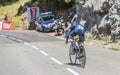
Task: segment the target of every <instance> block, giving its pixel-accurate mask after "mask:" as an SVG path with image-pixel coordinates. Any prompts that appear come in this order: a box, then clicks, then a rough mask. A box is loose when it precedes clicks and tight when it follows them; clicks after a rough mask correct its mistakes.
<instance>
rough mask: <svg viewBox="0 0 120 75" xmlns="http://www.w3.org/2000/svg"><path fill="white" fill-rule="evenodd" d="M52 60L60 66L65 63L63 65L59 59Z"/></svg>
mask: <svg viewBox="0 0 120 75" xmlns="http://www.w3.org/2000/svg"><path fill="white" fill-rule="evenodd" d="M50 59H51V60H53V61H54V62H56V63H57V64H59V65H63V63H61V62H60V61H58V60H57V59H55V58H53V57H50Z"/></svg>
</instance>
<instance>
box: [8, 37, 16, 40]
mask: <svg viewBox="0 0 120 75" xmlns="http://www.w3.org/2000/svg"><path fill="white" fill-rule="evenodd" d="M8 38H9V39H12V40H15V39H16V38H14V37H8Z"/></svg>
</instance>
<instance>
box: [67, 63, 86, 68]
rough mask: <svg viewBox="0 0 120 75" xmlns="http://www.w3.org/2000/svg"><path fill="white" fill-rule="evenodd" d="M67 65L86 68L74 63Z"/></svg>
mask: <svg viewBox="0 0 120 75" xmlns="http://www.w3.org/2000/svg"><path fill="white" fill-rule="evenodd" d="M65 65H70V66H76V67H81V68H84V67H82V66H81V65H80V64H78V63H76V64H74V63H65Z"/></svg>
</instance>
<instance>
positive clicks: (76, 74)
mask: <svg viewBox="0 0 120 75" xmlns="http://www.w3.org/2000/svg"><path fill="white" fill-rule="evenodd" d="M66 69H67V70H68V71H69V72H71V73H73V74H74V75H80V74H79V73H77V72H75V71H74V70H72V69H71V68H66Z"/></svg>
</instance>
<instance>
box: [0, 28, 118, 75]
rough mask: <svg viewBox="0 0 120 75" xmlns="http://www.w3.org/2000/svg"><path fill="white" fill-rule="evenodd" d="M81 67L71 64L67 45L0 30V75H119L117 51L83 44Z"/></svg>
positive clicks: (40, 35) (37, 35)
mask: <svg viewBox="0 0 120 75" xmlns="http://www.w3.org/2000/svg"><path fill="white" fill-rule="evenodd" d="M85 49H86V54H87V63H86V66H85V68H81V67H79V65H71V64H70V61H69V57H68V52H69V44H68V45H65V44H64V40H62V39H58V38H57V37H54V36H51V35H49V33H40V32H36V31H28V30H26V31H0V75H120V52H119V51H112V50H107V49H104V48H101V47H97V46H92V45H89V44H86V45H85Z"/></svg>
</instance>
